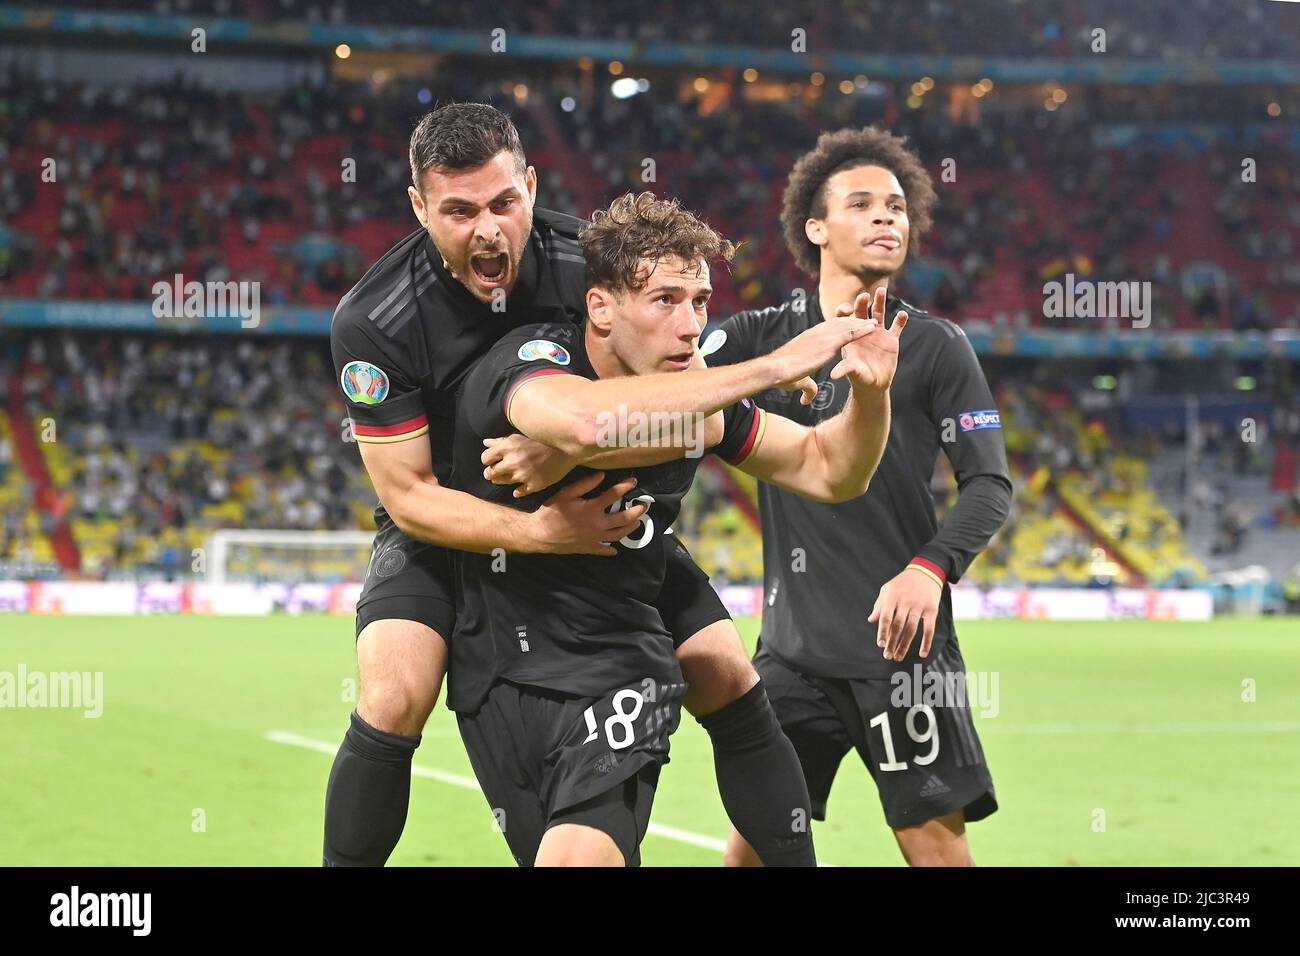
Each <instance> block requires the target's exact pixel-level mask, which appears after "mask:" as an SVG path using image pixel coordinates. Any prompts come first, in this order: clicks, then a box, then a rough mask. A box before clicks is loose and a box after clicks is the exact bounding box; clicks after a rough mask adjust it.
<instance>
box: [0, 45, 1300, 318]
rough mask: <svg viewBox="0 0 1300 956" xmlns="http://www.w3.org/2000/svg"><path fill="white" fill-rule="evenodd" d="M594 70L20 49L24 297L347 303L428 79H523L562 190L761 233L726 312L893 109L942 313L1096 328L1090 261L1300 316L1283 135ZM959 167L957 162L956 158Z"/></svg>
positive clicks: (1092, 99) (748, 250) (553, 201)
mask: <svg viewBox="0 0 1300 956" xmlns="http://www.w3.org/2000/svg"><path fill="white" fill-rule="evenodd" d="M571 85H572V84H571V82H570V79H569V78H566V77H563V76H556V77H555V78H553V79H551V80H550V81H543V80H542V79H540V78H536V79H535V80H533V81H530V83H529V84H528V86H529V91H528V92H527V93H525V94H524V96H523V97H522V99H520V100H519V101H517V102H516V100H515V95H513V94H512V95H510V96H506V95H505V94H504V93H503V90H504V89H506V88H510V89H513V86H512V84H509V83H507V84H505V86H504V87H503V85H502V82H501V81H500V80H499V79H498V78H496V77H493V76H491V75H490V74H489V73H487V72H486V71H485V70H482V69H480V70H476V71H468V72H466V71H458V70H450V71H445V72H444V73H443V74H441V76H440V78H439V80H438V81H436V82H434V83H433V84H432V85H431V86H430V87H424V88H421V89H420V90H412V89H410V88H408V87H405V86H402V85H400V84H395V85H394V86H393V87H392V88H391V89H388V90H387V91H386V92H385V93H381V94H380V95H375V94H374V92H373V91H372V90H371V89H370V87H369V86H368V85H360V86H357V85H349V84H341V83H330V84H325V85H323V86H320V87H319V88H307V87H303V88H299V89H296V90H293V91H292V92H289V93H285V94H283V95H278V96H266V95H251V94H250V95H236V94H229V93H219V92H216V91H212V90H207V89H204V88H201V87H199V86H197V85H195V84H193V83H187V82H184V81H178V82H176V83H173V84H168V85H166V86H162V85H149V86H141V87H135V88H128V87H124V86H96V85H92V84H57V83H53V82H48V81H37V80H34V79H33V78H32V77H30V76H25V75H21V74H18V73H16V72H14V71H12V70H10V71H7V72H5V73H3V74H0V100H3V101H4V102H5V103H6V104H7V106H8V109H7V116H8V120H7V122H5V123H0V160H3V166H2V167H0V186H2V187H3V189H0V195H2V196H3V197H4V198H3V199H0V203H2V204H3V206H2V207H0V294H11V295H27V296H40V297H45V298H106V299H134V300H142V299H149V298H151V294H150V289H151V287H152V284H153V283H154V282H155V281H157V280H158V279H159V278H160V277H163V278H166V277H170V276H171V275H173V274H175V273H178V272H180V273H184V274H185V275H186V276H187V277H192V278H198V279H200V280H203V281H224V280H227V279H231V278H234V279H241V280H257V281H259V282H261V283H262V301H263V303H264V304H267V305H283V304H296V305H313V306H318V307H332V306H333V305H334V304H335V303H336V302H337V300H338V298H339V296H340V295H341V294H342V293H343V292H344V291H346V290H347V288H349V287H350V286H351V284H352V283H353V282H354V281H355V280H356V278H357V277H358V276H359V275H360V273H361V272H362V271H364V269H365V268H366V266H367V265H368V264H369V262H371V261H373V259H374V258H376V257H377V256H378V255H379V254H380V253H382V251H383V250H384V249H385V248H387V247H388V245H390V244H391V243H392V242H393V241H395V240H396V239H397V238H398V237H399V236H401V235H402V234H404V233H405V232H406V231H407V230H408V229H409V228H410V227H411V225H412V223H413V219H412V217H411V214H410V211H409V204H408V202H407V200H406V197H405V194H404V190H405V185H406V183H407V182H408V175H409V174H408V172H407V166H406V161H405V145H404V140H405V134H406V129H407V127H408V125H409V123H410V122H411V119H412V117H413V116H415V115H417V114H418V113H419V112H420V111H421V110H422V109H423V106H422V105H421V100H423V101H424V102H426V103H427V102H433V101H442V100H446V99H467V98H491V99H495V100H497V101H501V100H503V99H504V100H507V101H508V102H507V103H506V104H505V105H506V106H507V107H508V108H509V109H510V110H511V112H512V115H514V117H515V118H516V120H517V121H518V122H519V124H520V126H521V133H522V135H523V138H524V141H525V143H526V144H527V146H528V148H529V150H530V153H531V154H532V158H533V159H534V161H536V162H538V163H539V165H540V166H541V167H542V185H541V201H542V202H543V203H546V204H550V205H552V206H555V207H557V208H561V209H572V210H575V211H582V210H580V209H579V204H580V203H583V202H584V200H585V201H586V203H589V204H591V205H593V206H594V205H595V204H596V203H603V202H605V201H607V200H608V198H609V196H611V195H614V194H617V193H618V192H621V191H623V190H626V189H629V188H630V189H640V188H645V187H647V186H649V187H651V188H654V189H657V190H660V191H664V192H671V193H672V194H674V195H677V196H679V197H681V198H682V199H683V200H684V201H685V202H686V203H687V205H689V206H691V207H692V208H695V209H698V210H700V211H701V212H702V213H703V214H705V215H706V216H707V217H708V218H709V219H710V221H712V222H713V223H715V224H716V225H717V226H718V227H719V228H720V229H721V230H722V231H724V232H725V233H726V234H728V235H729V236H732V237H734V238H738V239H741V240H743V246H742V253H741V255H740V257H739V259H738V261H737V262H736V264H735V267H734V275H733V277H732V280H731V281H725V280H724V281H723V282H721V283H720V290H719V295H718V298H717V300H716V302H717V305H718V307H719V311H725V310H727V309H738V308H743V307H749V306H753V305H761V304H765V303H769V302H773V301H776V300H778V299H779V298H780V297H782V296H784V295H786V294H788V293H789V290H790V289H792V288H794V287H796V286H800V285H804V284H806V282H807V277H805V276H803V275H801V274H800V273H799V272H798V271H797V270H796V269H795V268H794V266H793V264H792V263H791V262H790V261H789V256H788V255H786V253H785V250H784V249H783V247H782V245H781V243H780V242H779V240H778V237H777V230H776V228H775V222H776V219H777V216H778V214H779V204H780V193H781V189H782V187H783V185H784V178H785V175H786V173H787V171H788V169H789V167H790V165H791V163H792V162H793V159H794V157H795V156H797V155H798V154H799V152H800V151H802V150H803V149H806V148H807V147H809V146H810V145H811V143H812V142H813V141H814V140H815V138H816V135H817V133H818V132H819V131H820V130H822V129H825V128H827V127H828V126H834V125H850V124H855V123H856V124H862V123H869V122H886V123H888V124H889V125H890V126H891V127H892V128H894V129H897V130H898V131H900V132H903V133H906V134H908V135H909V136H910V137H911V138H912V140H913V141H914V142H915V143H916V145H917V147H918V149H919V150H920V153H921V155H922V156H923V157H924V158H925V159H926V160H927V162H928V163H929V165H930V168H931V170H932V173H933V174H934V175H935V177H936V180H938V181H939V182H940V185H941V189H942V194H943V201H942V202H941V203H940V204H939V206H938V210H937V213H936V223H935V229H934V232H933V235H932V236H931V237H930V239H929V240H928V241H927V243H926V244H925V245H924V247H923V249H922V251H921V254H920V255H916V256H913V257H912V259H911V261H910V263H909V267H908V269H907V271H906V272H905V274H904V275H903V277H902V279H901V285H900V289H901V290H902V291H904V292H905V293H907V294H911V295H913V296H915V297H916V298H917V299H919V300H920V301H923V302H926V303H927V304H928V305H930V306H931V307H932V308H934V309H935V310H936V311H939V312H943V313H945V314H947V315H951V316H953V317H954V318H958V319H988V320H992V321H994V322H998V323H1009V324H1015V325H1057V326H1069V327H1077V325H1078V322H1079V320H1078V319H1074V318H1063V317H1055V318H1053V317H1049V316H1045V315H1044V311H1045V310H1044V309H1043V299H1044V296H1043V284H1044V283H1045V282H1050V281H1054V280H1060V279H1062V278H1063V277H1064V276H1065V275H1067V274H1073V275H1075V276H1076V277H1077V278H1080V279H1092V280H1095V281H1110V280H1113V281H1136V280H1146V281H1149V282H1150V283H1151V287H1152V289H1153V303H1152V313H1153V314H1152V316H1151V318H1152V324H1153V326H1154V327H1155V328H1166V327H1173V326H1190V327H1200V328H1232V329H1235V330H1239V331H1249V330H1255V329H1265V328H1273V327H1279V326H1281V327H1286V326H1291V327H1300V265H1297V264H1296V263H1295V262H1294V261H1293V259H1294V257H1293V256H1292V255H1291V252H1292V250H1293V249H1294V248H1295V241H1296V236H1297V235H1300V212H1297V210H1300V202H1296V201H1295V200H1296V199H1297V198H1300V174H1298V173H1297V172H1296V170H1295V168H1294V164H1293V163H1291V162H1288V161H1277V160H1278V159H1279V157H1280V158H1281V159H1282V160H1285V159H1286V157H1287V155H1288V154H1286V153H1284V152H1278V148H1277V147H1276V145H1275V144H1269V143H1262V144H1260V148H1259V149H1258V150H1256V152H1258V153H1259V157H1258V163H1259V170H1258V180H1257V181H1256V180H1255V179H1253V178H1252V180H1251V181H1249V182H1243V181H1242V177H1241V176H1240V175H1237V171H1238V167H1239V163H1240V158H1239V157H1238V156H1236V153H1234V152H1232V151H1230V150H1227V149H1225V148H1221V147H1212V146H1211V147H1207V148H1206V149H1204V150H1203V151H1202V152H1200V153H1198V154H1196V155H1194V156H1191V157H1189V156H1188V155H1187V154H1186V151H1185V150H1184V149H1182V148H1179V147H1176V146H1173V145H1160V144H1158V143H1151V144H1145V145H1143V144H1136V143H1131V144H1129V145H1126V146H1123V147H1118V146H1117V147H1116V148H1113V149H1093V150H1078V149H1077V144H1078V143H1079V142H1081V141H1083V140H1084V138H1085V137H1086V136H1087V135H1089V134H1088V131H1087V127H1086V122H1087V120H1088V116H1089V114H1090V112H1091V111H1092V110H1093V109H1094V108H1097V106H1096V104H1098V103H1101V104H1107V102H1108V101H1107V100H1106V99H1105V98H1104V97H1100V98H1099V97H1097V96H1094V95H1089V96H1083V97H1080V99H1081V100H1087V102H1086V103H1083V102H1081V103H1080V104H1079V106H1078V110H1077V111H1076V112H1075V113H1071V114H1068V115H1067V112H1064V111H1057V112H1053V113H1049V112H1047V111H1045V110H1044V109H1043V108H1042V104H1041V103H1037V102H1034V103H1032V104H1025V103H1018V104H1015V105H1012V104H1010V103H1008V104H1005V105H1003V106H1000V107H997V108H992V107H991V108H988V109H986V110H984V111H983V113H982V114H981V115H980V116H979V117H978V121H972V120H971V117H969V116H964V115H954V113H953V111H951V110H946V109H944V108H940V107H934V108H932V107H928V106H927V107H926V108H923V109H909V108H903V107H901V106H900V104H898V103H897V102H896V101H895V100H894V99H893V97H892V95H890V94H888V93H885V94H882V95H878V96H867V95H864V96H840V95H839V94H833V97H835V98H832V99H829V100H828V101H826V102H821V103H819V104H818V105H817V106H816V108H814V107H813V106H812V105H810V103H809V101H808V100H807V99H806V98H805V97H804V95H803V94H799V95H791V96H788V97H785V98H782V99H779V100H772V101H762V100H751V99H748V98H746V97H744V96H743V95H741V94H740V93H739V92H737V91H736V90H733V91H731V93H730V94H729V99H728V102H727V103H726V106H725V108H716V104H715V106H714V107H713V108H709V107H708V106H707V105H706V100H707V94H706V93H701V92H698V91H696V90H694V89H690V88H685V87H683V88H682V89H680V90H678V91H677V92H675V93H673V92H670V91H668V90H665V89H664V88H662V87H660V86H656V87H655V88H654V89H655V93H654V95H644V96H635V97H632V98H630V99H623V100H620V99H616V98H614V97H612V96H610V95H606V94H605V93H603V92H598V93H597V94H595V95H593V96H591V97H590V98H587V97H570V98H569V100H568V101H567V102H566V104H565V107H562V106H561V100H562V99H563V95H567V91H568V90H569V87H570V86H571ZM828 95H830V94H828ZM1245 95H1246V94H1238V96H1239V97H1245ZM1110 106H1111V107H1112V108H1115V107H1114V104H1110ZM567 107H572V108H571V109H570V108H567ZM777 129H779V130H781V131H782V135H781V136H780V137H773V136H772V135H771V131H773V130H777ZM557 130H559V131H561V135H557V134H556V131H557ZM1238 152H1239V150H1238ZM47 157H48V158H52V159H53V160H54V161H55V162H54V169H55V170H56V171H57V178H56V180H55V182H53V183H50V182H47V181H45V179H44V178H43V175H42V170H43V166H42V164H43V162H44V160H45V158H47ZM647 160H653V161H654V165H653V167H650V166H647V163H646V161H647ZM348 161H353V162H354V163H355V168H354V169H348V168H347V164H348ZM945 169H947V170H948V172H949V173H950V174H955V175H950V176H949V179H948V180H945V179H943V178H942V177H943V173H944V170H945ZM949 180H951V181H949ZM719 182H727V183H728V184H729V187H728V188H727V189H725V190H719V189H718V183H719ZM1012 182H1014V183H1015V186H1016V188H1014V189H1012V188H1010V186H1011V183H1012ZM575 186H582V187H584V188H581V189H578V188H571V187H575ZM1207 189H1209V190H1212V193H1211V194H1212V196H1213V197H1214V201H1213V206H1212V209H1209V208H1207V206H1206V204H1205V203H1204V202H1203V201H1202V200H1201V198H1200V197H1202V196H1203V195H1204V194H1205V190H1207ZM1207 260H1208V261H1207ZM1210 263H1213V264H1210Z"/></svg>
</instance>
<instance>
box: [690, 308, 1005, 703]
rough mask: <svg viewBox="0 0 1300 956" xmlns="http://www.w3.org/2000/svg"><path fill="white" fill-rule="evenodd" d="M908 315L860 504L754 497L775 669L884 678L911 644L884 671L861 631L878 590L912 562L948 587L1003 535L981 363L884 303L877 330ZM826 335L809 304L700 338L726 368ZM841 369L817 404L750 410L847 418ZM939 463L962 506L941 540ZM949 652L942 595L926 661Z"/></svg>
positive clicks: (942, 328) (954, 340)
mask: <svg viewBox="0 0 1300 956" xmlns="http://www.w3.org/2000/svg"><path fill="white" fill-rule="evenodd" d="M900 310H902V311H906V312H907V313H908V326H907V328H906V329H905V330H904V332H903V336H902V340H901V343H900V346H901V348H900V353H899V364H898V371H897V373H896V374H895V376H894V382H893V385H892V386H891V388H890V403H891V406H892V425H891V428H890V433H889V442H888V444H887V446H886V448H885V454H884V457H883V458H882V459H881V462H880V466H879V468H878V469H877V470H876V473H875V476H874V477H873V478H872V479H871V487H870V488H869V489H868V490H867V492H866V494H864V495H862V496H860V497H858V498H854V499H853V500H851V501H846V502H843V503H840V504H824V503H819V502H816V501H810V500H808V499H806V498H801V497H799V496H798V495H795V494H792V493H790V492H788V491H782V490H781V489H779V488H776V487H773V486H771V485H768V484H760V485H759V493H758V497H759V511H760V515H761V523H762V528H763V577H764V587H765V592H764V602H763V624H762V636H761V639H762V645H763V647H764V648H766V649H768V650H769V651H771V652H772V653H773V654H774V655H775V656H776V657H778V658H779V659H780V660H782V661H785V662H787V663H788V664H789V665H791V666H793V667H794V668H795V669H797V670H800V671H802V672H804V673H808V674H813V675H817V676H821V677H849V678H870V677H888V676H889V675H890V674H891V673H892V672H893V671H894V670H895V669H897V668H900V667H910V666H911V665H912V663H914V662H915V661H917V660H919V657H918V652H919V650H920V645H921V642H920V639H919V638H918V639H917V640H915V641H914V642H913V644H912V647H911V649H910V651H909V653H908V657H907V659H906V661H904V662H893V661H886V660H885V659H884V657H883V656H882V653H881V650H880V648H878V647H876V625H875V624H871V623H869V622H868V621H867V617H868V615H870V613H871V609H872V605H873V604H874V603H875V600H876V596H877V594H878V593H879V592H880V588H881V587H882V586H883V585H884V584H885V583H886V582H887V581H889V580H890V579H891V578H893V577H894V576H895V575H897V574H898V573H899V572H901V571H902V570H903V569H904V568H905V567H906V566H907V565H908V564H909V563H910V562H912V561H914V560H915V561H917V563H919V564H921V565H923V566H925V567H927V568H928V569H929V570H931V571H932V572H933V573H934V574H935V575H936V576H938V577H939V578H940V579H942V580H945V581H947V582H955V581H957V580H958V579H959V578H960V577H961V575H962V573H963V572H964V571H965V570H966V567H967V565H968V564H969V563H970V562H971V561H972V560H973V559H974V558H975V556H976V555H977V554H978V553H979V552H980V551H981V550H982V549H983V548H984V547H985V546H986V545H987V544H988V541H989V538H990V537H991V536H992V535H993V534H994V533H995V532H996V531H997V529H998V528H999V527H1001V524H1002V522H1003V521H1004V520H1005V518H1006V514H1007V511H1008V509H1009V507H1010V501H1011V479H1010V475H1009V472H1008V469H1007V456H1006V447H1005V444H1004V442H1003V438H1002V423H1001V417H1000V415H999V413H998V410H997V408H996V407H995V406H994V403H993V396H992V394H991V393H990V392H989V387H988V383H987V381H986V380H985V378H984V373H983V371H982V370H981V368H980V364H979V360H978V359H977V358H976V356H975V351H974V349H972V348H971V345H970V341H969V340H968V339H967V338H966V335H965V333H964V332H962V330H961V328H960V327H958V326H957V325H956V324H954V323H953V322H950V321H948V320H947V319H941V318H938V317H936V316H933V315H929V314H927V313H926V312H924V311H922V310H920V309H917V308H915V307H914V306H911V305H909V304H908V303H906V302H903V301H901V300H900V299H897V298H895V297H894V296H890V297H889V298H888V301H887V303H886V313H885V314H886V316H887V317H888V318H887V321H888V322H892V320H893V316H894V315H895V314H896V313H897V312H898V311H900ZM821 321H822V312H821V307H820V303H819V302H818V298H817V296H816V295H813V296H810V297H808V298H806V299H805V298H804V297H803V296H797V297H794V296H792V297H791V298H790V299H788V300H787V301H786V302H785V303H783V304H782V305H780V306H777V307H773V308H767V309H762V310H756V311H750V312H742V313H740V314H738V315H735V316H732V317H731V318H729V319H727V320H725V321H724V322H722V323H721V325H720V326H719V327H718V328H717V329H715V330H714V331H713V332H712V333H710V334H709V335H708V336H706V337H705V340H704V343H703V344H702V345H701V352H703V353H704V355H705V361H707V362H708V364H709V365H728V364H732V363H735V362H742V361H744V360H746V359H750V358H754V357H756V356H759V355H764V354H766V353H769V352H772V351H774V350H775V349H777V348H779V347H780V346H781V345H783V344H785V343H786V342H788V341H789V340H790V339H792V338H794V337H795V336H797V335H798V334H799V333H800V332H802V331H804V330H805V329H808V328H811V327H812V326H813V325H816V324H817V323H819V322H821ZM836 361H838V358H837V359H834V360H832V361H831V362H829V363H827V365H826V366H825V367H824V368H822V369H820V370H818V371H817V372H816V373H815V374H814V375H813V379H814V380H815V381H816V382H817V397H816V398H815V399H814V401H813V402H812V404H811V406H805V405H802V404H800V402H799V400H798V398H799V395H798V393H797V392H787V391H781V390H779V389H772V390H769V391H767V392H764V393H763V394H761V395H759V396H756V398H755V401H756V402H757V404H758V405H759V406H760V407H762V408H764V409H766V410H767V411H769V412H773V413H776V414H780V415H783V416H785V417H787V418H791V419H793V420H794V421H796V422H799V423H801V424H805V425H815V424H817V423H818V422H820V421H823V420H824V419H827V418H830V417H831V416H833V415H836V414H838V413H839V412H840V410H841V409H842V408H843V407H844V402H845V401H846V400H847V398H848V394H849V389H850V385H849V382H848V381H847V380H846V379H840V380H838V381H837V380H833V379H831V377H830V372H831V369H832V368H834V366H835V364H836ZM941 450H942V451H943V453H944V454H945V455H947V456H948V459H949V461H951V463H952V467H953V471H954V473H955V475H956V477H957V481H958V484H959V487H960V488H961V496H960V498H959V501H958V504H957V505H955V506H954V507H953V508H952V509H950V510H949V512H948V514H947V516H946V517H945V520H944V523H943V527H942V528H940V526H939V523H938V520H937V518H936V516H935V504H934V497H933V495H932V494H931V491H930V479H931V477H932V476H933V474H934V466H935V462H936V460H937V458H938V455H939V452H940V451H941ZM949 640H952V641H955V640H956V638H955V633H954V629H953V622H952V599H951V595H950V593H949V589H948V587H947V584H945V585H944V588H943V597H942V599H941V602H940V605H939V618H938V622H937V625H936V629H935V638H934V645H933V648H932V650H931V654H930V657H931V658H932V659H933V658H934V657H935V656H937V655H938V654H940V652H942V650H943V647H944V645H945V643H946V642H948V641H949Z"/></svg>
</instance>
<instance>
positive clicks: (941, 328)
mask: <svg viewBox="0 0 1300 956" xmlns="http://www.w3.org/2000/svg"><path fill="white" fill-rule="evenodd" d="M892 301H893V305H892V306H891V307H890V308H889V309H888V310H887V314H886V316H885V322H886V324H888V323H890V322H893V321H894V314H895V313H897V312H899V311H903V312H906V313H907V322H908V327H909V328H910V327H911V326H912V323H913V322H915V323H916V324H917V328H926V329H934V330H935V331H936V332H942V333H943V334H944V336H945V337H947V338H950V339H956V338H965V337H966V333H965V332H963V331H962V328H961V326H960V325H958V324H957V323H956V322H954V321H952V320H951V319H945V318H941V317H940V316H937V315H933V314H931V313H929V312H927V311H925V309H922V308H918V307H917V306H915V305H912V303H910V302H907V301H905V300H903V299H894V300H892Z"/></svg>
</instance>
